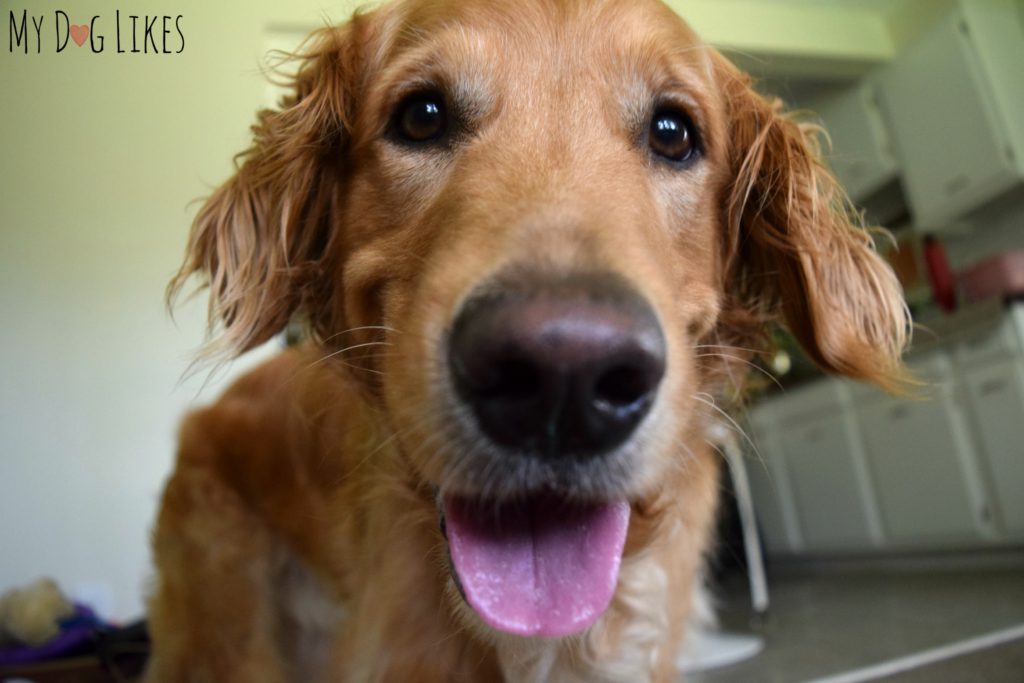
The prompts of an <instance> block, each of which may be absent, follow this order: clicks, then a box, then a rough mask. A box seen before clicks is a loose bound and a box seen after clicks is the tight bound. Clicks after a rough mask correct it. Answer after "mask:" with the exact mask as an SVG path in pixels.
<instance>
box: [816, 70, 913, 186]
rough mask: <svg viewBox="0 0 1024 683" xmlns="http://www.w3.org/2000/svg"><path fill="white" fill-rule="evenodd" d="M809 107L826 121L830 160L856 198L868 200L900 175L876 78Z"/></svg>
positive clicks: (824, 95) (863, 81)
mask: <svg viewBox="0 0 1024 683" xmlns="http://www.w3.org/2000/svg"><path fill="white" fill-rule="evenodd" d="M807 107H808V108H809V109H810V110H812V111H814V112H815V113H817V115H818V116H820V117H821V119H822V122H823V123H824V124H825V129H826V130H827V131H828V136H829V140H830V142H831V145H829V146H828V147H826V150H825V157H826V160H827V161H828V164H829V166H830V167H831V168H832V171H833V172H834V173H835V175H836V178H837V179H838V180H839V182H840V183H842V185H843V187H845V188H846V191H847V192H848V193H849V195H850V197H852V198H853V199H854V200H855V201H858V202H866V201H867V200H868V199H869V198H870V197H871V195H872V194H874V193H875V192H877V191H878V190H879V189H881V188H882V187H883V186H884V185H886V184H887V183H889V182H891V181H893V180H895V179H896V178H897V176H898V175H899V170H900V169H899V164H898V163H897V161H896V157H895V156H894V153H893V148H892V143H891V141H890V139H889V132H888V130H887V129H886V126H885V121H884V119H883V116H882V113H881V111H880V109H879V106H878V92H877V87H876V84H875V81H874V79H872V78H870V77H869V78H864V79H862V80H861V81H860V82H858V83H855V84H854V85H851V86H847V87H845V88H842V89H839V90H832V91H829V92H827V93H824V94H823V95H822V96H820V97H817V98H815V99H813V100H811V101H809V102H808V103H807Z"/></svg>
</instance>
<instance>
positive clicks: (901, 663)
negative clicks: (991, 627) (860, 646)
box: [807, 624, 1024, 683]
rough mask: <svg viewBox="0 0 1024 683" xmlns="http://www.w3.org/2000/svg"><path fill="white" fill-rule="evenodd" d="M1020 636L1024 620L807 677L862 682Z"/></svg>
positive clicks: (821, 681)
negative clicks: (860, 665)
mask: <svg viewBox="0 0 1024 683" xmlns="http://www.w3.org/2000/svg"><path fill="white" fill-rule="evenodd" d="M1018 638H1024V624H1018V625H1017V626H1011V627H1010V628H1007V629H1003V630H1002V631H994V632H992V633H986V634H985V635H983V636H978V637H977V638H969V639H968V640H961V641H958V642H955V643H950V644H949V645H943V646H941V647H936V648H933V649H931V650H923V651H921V652H916V653H914V654H912V655H907V656H906V657H900V658H898V659H890V660H889V661H887V662H882V663H880V664H874V665H872V666H867V667H864V668H863V669H854V670H853V671H847V672H845V673H840V674H833V675H831V676H825V677H824V678H816V679H814V680H813V681H807V683H862V682H863V681H874V680H877V679H879V678H881V677H882V676H891V675H893V674H898V673H901V672H904V671H910V670H911V669H916V668H918V667H922V666H928V665H929V664H934V663H935V662H941V661H943V660H945V659H952V658H954V657H960V656H962V655H966V654H970V653H972V652H977V651H978V650H984V649H986V648H990V647H995V646H997V645H1003V644H1004V643H1009V642H1011V641H1014V640H1017V639H1018Z"/></svg>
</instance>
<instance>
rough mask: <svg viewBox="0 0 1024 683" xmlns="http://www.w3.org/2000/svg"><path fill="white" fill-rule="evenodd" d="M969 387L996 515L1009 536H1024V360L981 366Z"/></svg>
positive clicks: (966, 383) (969, 377)
mask: <svg viewBox="0 0 1024 683" xmlns="http://www.w3.org/2000/svg"><path fill="white" fill-rule="evenodd" d="M963 388H964V392H965V393H966V395H967V398H968V401H967V404H968V406H969V408H970V419H971V422H972V423H973V427H974V433H975V434H976V435H977V441H978V445H979V447H980V450H981V451H982V454H983V459H982V465H983V466H984V467H983V469H984V470H985V471H984V472H983V475H984V476H985V478H986V479H987V483H988V484H989V487H990V490H991V491H992V494H993V496H994V498H995V503H996V504H995V506H994V509H993V510H991V511H990V515H991V516H994V517H995V518H996V519H995V523H996V525H997V526H998V527H1001V529H1002V531H1003V532H1004V533H1005V534H1008V535H1014V536H1020V537H1024V362H1022V361H1020V360H1014V361H1010V362H1002V363H998V362H997V363H992V364H990V365H987V366H984V367H980V368H977V369H976V370H975V371H973V372H971V373H968V374H967V375H966V376H965V377H964V379H963Z"/></svg>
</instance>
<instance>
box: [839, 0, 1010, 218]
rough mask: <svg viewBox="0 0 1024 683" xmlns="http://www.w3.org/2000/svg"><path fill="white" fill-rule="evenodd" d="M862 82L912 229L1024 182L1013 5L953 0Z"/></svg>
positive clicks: (997, 1) (956, 214) (998, 1)
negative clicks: (895, 166)
mask: <svg viewBox="0 0 1024 683" xmlns="http://www.w3.org/2000/svg"><path fill="white" fill-rule="evenodd" d="M868 80H869V81H876V82H877V84H878V89H879V101H880V104H881V107H882V110H883V113H884V116H885V118H886V121H887V123H888V125H889V128H890V130H889V133H890V136H891V139H892V143H893V149H894V151H895V153H896V157H897V158H898V161H899V166H900V167H901V168H902V172H903V178H902V179H903V186H904V188H905V191H906V195H907V201H908V203H909V208H910V209H911V213H912V214H913V216H914V222H915V224H916V225H917V226H919V227H921V228H923V229H927V230H932V229H936V228H941V227H942V226H943V225H946V224H949V223H951V222H953V221H955V220H956V219H958V218H960V217H962V216H964V215H965V214H968V213H970V212H971V211H973V210H975V209H977V208H979V207H980V206H981V205H983V204H984V203H986V202H988V201H990V200H992V199H994V198H996V197H997V196H998V195H1000V194H1002V193H1004V192H1006V191H1007V190H1009V189H1010V188H1012V187H1014V186H1015V185H1018V184H1020V183H1021V182H1022V181H1024V9H1022V8H1021V3H1019V2H1016V1H1015V0H984V1H979V0H961V2H958V3H957V4H956V5H955V6H954V8H953V10H952V11H951V12H950V13H949V14H948V15H947V16H946V17H944V18H943V19H942V20H941V21H940V22H938V23H937V24H936V25H935V26H934V27H933V28H931V29H930V30H928V31H926V32H925V33H924V34H922V35H921V36H920V37H919V38H918V39H917V40H915V41H914V42H913V43H912V44H911V45H909V46H908V47H907V48H906V50H904V51H903V52H902V53H901V54H900V55H899V56H898V57H897V58H896V59H895V60H894V61H893V62H891V63H890V64H888V65H886V66H885V67H883V68H881V69H880V70H879V71H878V72H877V73H875V74H873V75H872V77H871V78H870V79H868ZM826 122H828V119H826ZM866 144H868V145H872V144H875V143H873V142H869V143H866ZM837 173H838V174H839V175H840V177H842V174H843V172H842V171H841V170H840V169H839V167H837Z"/></svg>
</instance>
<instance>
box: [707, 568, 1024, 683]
mask: <svg viewBox="0 0 1024 683" xmlns="http://www.w3.org/2000/svg"><path fill="white" fill-rule="evenodd" d="M769 588H770V591H771V601H772V603H771V608H770V610H769V612H768V614H767V615H766V616H764V617H755V616H754V615H753V613H752V611H751V609H750V607H749V599H748V597H747V594H746V591H745V590H744V587H743V583H742V576H737V577H735V578H733V579H729V580H726V582H725V583H724V584H723V585H722V586H721V587H720V589H719V590H718V591H717V593H718V594H719V595H720V596H725V597H722V598H721V606H720V611H719V615H720V618H721V621H722V623H723V627H724V628H725V629H727V630H729V631H733V632H745V633H756V634H759V635H761V636H762V637H763V638H764V639H765V649H764V651H763V652H762V653H761V654H760V655H758V656H757V657H755V658H753V659H750V660H748V661H746V662H743V663H740V664H736V665H733V666H731V667H725V668H721V669H717V670H714V671H711V672H705V673H702V674H696V675H691V676H690V677H688V678H687V683H805V682H809V681H816V680H817V679H822V680H821V682H820V683H826V681H828V682H829V683H832V682H833V681H834V682H835V683H840V681H853V680H880V681H886V682H887V683H947V682H948V683H974V682H977V683H1024V637H1021V636H1022V635H1024V633H1022V632H1021V631H1022V629H1024V568H1021V567H1014V568H1002V569H989V570H984V571H980V570H973V571H964V570H959V571H924V570H920V569H917V570H914V571H909V570H901V571H888V572H885V573H881V572H877V571H863V570H860V571H857V572H846V573H844V572H836V571H829V572H820V571H819V572H816V573H806V572H804V573H788V574H786V575H783V576H772V577H770V583H769ZM1001 631H1005V632H1006V634H1009V637H1010V642H1005V643H1002V642H1000V643H998V644H997V645H994V646H990V647H985V648H984V649H977V648H971V647H970V644H968V645H967V646H966V647H967V648H968V649H974V650H975V651H973V652H970V653H969V654H964V655H961V656H956V657H953V658H948V659H942V660H941V661H937V662H934V663H931V664H926V665H924V666H917V667H915V668H913V669H911V670H909V671H905V672H901V673H897V674H889V675H886V676H883V677H880V678H879V677H874V678H870V679H868V678H856V677H852V678H851V677H850V676H849V675H847V676H842V674H848V672H851V671H855V670H859V669H864V668H865V667H872V666H875V665H878V664H880V663H884V662H889V661H890V660H899V659H901V658H907V657H908V656H910V655H915V654H917V653H921V652H922V651H929V650H933V649H936V648H947V647H948V646H950V645H953V644H956V643H963V642H964V641H967V640H969V639H972V638H977V637H979V636H983V635H985V634H992V633H996V632H1001ZM1006 634H1004V635H1003V638H1002V639H1003V640H1006V639H1007V637H1006ZM997 640H998V636H997ZM979 644H989V641H982V642H981V643H979ZM940 652H945V650H944V649H943V650H940ZM925 659H928V658H927V657H926V658H925ZM931 659H933V660H934V658H931Z"/></svg>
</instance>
